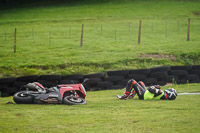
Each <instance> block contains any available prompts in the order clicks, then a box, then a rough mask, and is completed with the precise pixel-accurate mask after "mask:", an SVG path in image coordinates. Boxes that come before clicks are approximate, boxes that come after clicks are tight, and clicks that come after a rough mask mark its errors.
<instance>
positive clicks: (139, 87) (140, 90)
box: [132, 80, 146, 99]
mask: <svg viewBox="0 0 200 133" xmlns="http://www.w3.org/2000/svg"><path fill="white" fill-rule="evenodd" d="M132 86H133V88H134V90H135V92H136V93H137V95H138V97H139V99H144V93H145V91H146V87H145V85H144V83H143V82H142V81H140V82H139V83H137V82H136V81H135V80H134V81H133V82H132Z"/></svg>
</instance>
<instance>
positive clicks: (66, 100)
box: [63, 96, 87, 105]
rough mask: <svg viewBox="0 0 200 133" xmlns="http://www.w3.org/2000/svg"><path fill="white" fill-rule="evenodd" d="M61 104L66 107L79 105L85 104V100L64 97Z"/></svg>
mask: <svg viewBox="0 0 200 133" xmlns="http://www.w3.org/2000/svg"><path fill="white" fill-rule="evenodd" d="M63 103H64V104H67V105H80V104H87V102H86V101H85V99H83V98H80V97H79V98H76V97H74V96H66V97H64V98H63Z"/></svg>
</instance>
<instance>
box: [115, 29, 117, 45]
mask: <svg viewBox="0 0 200 133" xmlns="http://www.w3.org/2000/svg"><path fill="white" fill-rule="evenodd" d="M116 41H117V30H116V29H115V43H116Z"/></svg>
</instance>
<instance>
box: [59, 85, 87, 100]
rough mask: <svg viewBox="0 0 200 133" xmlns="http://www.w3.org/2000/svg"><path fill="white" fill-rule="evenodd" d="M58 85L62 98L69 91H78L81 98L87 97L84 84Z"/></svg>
mask: <svg viewBox="0 0 200 133" xmlns="http://www.w3.org/2000/svg"><path fill="white" fill-rule="evenodd" d="M58 86H59V87H60V95H61V97H62V98H63V96H64V93H65V92H68V91H77V93H78V95H79V96H80V97H81V98H84V99H85V97H86V91H85V88H84V87H83V85H82V84H69V85H58ZM79 92H80V93H79ZM80 94H81V95H80Z"/></svg>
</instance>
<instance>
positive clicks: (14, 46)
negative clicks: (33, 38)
mask: <svg viewBox="0 0 200 133" xmlns="http://www.w3.org/2000/svg"><path fill="white" fill-rule="evenodd" d="M16 34H17V29H16V28H15V35H14V53H16V37H17V36H16Z"/></svg>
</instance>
